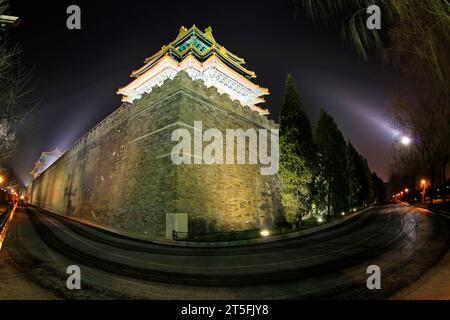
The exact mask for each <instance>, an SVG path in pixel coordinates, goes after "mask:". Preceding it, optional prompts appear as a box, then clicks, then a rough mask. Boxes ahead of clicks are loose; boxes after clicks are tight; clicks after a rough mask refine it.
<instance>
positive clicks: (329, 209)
mask: <svg viewBox="0 0 450 320" xmlns="http://www.w3.org/2000/svg"><path fill="white" fill-rule="evenodd" d="M327 206H328V208H327V212H328V213H327V215H328V217H331V177H328V204H327Z"/></svg>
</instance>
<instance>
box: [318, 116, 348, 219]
mask: <svg viewBox="0 0 450 320" xmlns="http://www.w3.org/2000/svg"><path fill="white" fill-rule="evenodd" d="M315 138H316V145H317V149H318V164H319V177H318V183H319V188H321V190H320V192H319V197H318V200H319V203H318V206H321V203H320V202H321V201H324V202H325V204H326V212H327V215H328V216H331V215H337V214H339V213H340V212H342V211H348V209H349V205H348V197H349V181H348V169H347V143H346V142H345V139H344V137H343V135H342V133H341V131H340V130H339V129H338V127H337V125H336V123H335V121H334V119H333V118H332V117H331V116H330V115H329V114H328V113H326V112H325V111H324V110H321V111H320V116H319V121H318V124H317V128H316V134H315Z"/></svg>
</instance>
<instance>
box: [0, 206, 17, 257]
mask: <svg viewBox="0 0 450 320" xmlns="http://www.w3.org/2000/svg"><path fill="white" fill-rule="evenodd" d="M16 208H17V203H15V204H14V205H13V206H12V208H10V209H9V210H7V211H9V212H7V213H6V214H7V215H8V218H7V219H6V222H5V224H4V225H3V228H2V230H0V250H1V249H2V246H3V242H4V241H5V239H6V234H7V233H8V227H9V224H10V223H11V220H12V219H13V217H14V212H15V211H16Z"/></svg>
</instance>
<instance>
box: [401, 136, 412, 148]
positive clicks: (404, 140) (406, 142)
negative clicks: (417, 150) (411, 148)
mask: <svg viewBox="0 0 450 320" xmlns="http://www.w3.org/2000/svg"><path fill="white" fill-rule="evenodd" d="M400 143H401V144H402V145H404V146H408V145H410V144H411V138H410V137H408V136H403V137H402V138H401V139H400Z"/></svg>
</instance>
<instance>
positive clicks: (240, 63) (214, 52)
mask: <svg viewBox="0 0 450 320" xmlns="http://www.w3.org/2000/svg"><path fill="white" fill-rule="evenodd" d="M244 64H245V61H244V60H243V59H242V58H239V57H238V56H236V55H234V54H232V53H231V52H230V51H228V50H227V49H226V48H225V47H223V46H221V45H220V44H218V43H217V42H216V40H215V39H214V37H213V34H212V30H211V28H207V29H206V30H205V31H204V32H203V31H201V30H199V29H198V28H197V27H195V26H193V27H191V28H190V29H186V28H184V27H181V29H180V31H179V34H178V36H177V37H176V39H175V40H174V41H172V42H171V43H169V44H168V45H165V46H163V47H162V48H161V50H159V51H158V52H157V53H156V54H154V55H152V56H151V57H149V58H147V59H146V60H145V63H144V65H143V66H142V67H141V68H139V69H138V70H136V71H134V72H132V74H131V76H132V78H133V81H132V82H131V83H129V84H128V85H126V86H125V87H123V88H120V89H119V90H118V94H120V95H121V96H122V101H123V103H122V105H121V107H120V108H118V109H117V110H116V111H115V112H113V113H112V114H111V115H109V116H108V117H107V118H105V119H104V120H103V121H102V122H100V123H99V124H98V125H97V126H95V127H94V128H92V129H91V130H90V131H89V132H88V133H87V134H86V135H84V136H83V137H81V138H80V139H79V140H78V141H77V142H75V144H74V145H73V146H72V147H71V148H69V149H68V150H67V151H66V152H65V153H64V154H63V155H62V156H61V157H60V158H59V159H58V160H57V161H56V162H55V163H54V164H52V165H51V166H50V167H49V168H48V169H47V170H45V171H44V172H42V173H41V174H40V175H39V176H38V177H37V178H36V179H35V180H34V181H33V185H32V187H31V201H32V202H33V203H35V204H37V205H39V206H41V207H44V208H47V209H50V210H53V211H56V212H59V213H62V214H65V215H68V216H71V217H72V218H74V219H80V220H83V221H88V222H89V223H94V224H97V225H98V226H100V227H102V226H103V227H107V228H108V229H109V230H117V231H119V232H121V233H124V234H128V235H130V236H133V237H138V238H145V239H170V238H171V231H172V230H176V231H188V232H206V233H208V232H216V231H225V232H226V231H230V230H235V231H238V230H248V229H258V228H266V227H270V226H273V225H275V224H276V223H278V222H281V221H283V219H284V218H283V214H282V209H281V201H280V190H279V183H278V176H277V175H276V174H275V175H262V174H261V170H260V169H261V166H260V165H259V164H195V165H175V164H174V163H173V161H172V159H171V154H172V150H173V147H174V145H175V144H176V142H174V140H173V139H172V138H173V137H172V133H173V132H174V130H176V129H178V128H184V129H187V130H189V131H190V132H192V134H193V135H194V130H195V128H194V123H195V122H201V123H202V125H203V129H204V130H206V129H209V128H215V129H218V130H219V131H221V132H225V131H226V130H227V129H242V130H243V131H246V130H248V129H255V130H260V129H267V130H271V129H276V128H277V125H276V124H275V123H274V122H273V121H272V120H269V119H268V118H267V114H268V111H267V110H264V109H262V108H260V107H259V106H258V104H259V103H262V102H264V96H265V95H267V94H268V93H269V92H268V90H267V89H265V88H262V87H260V86H258V85H256V84H255V83H253V82H252V80H253V79H254V78H255V77H256V75H255V73H254V72H252V71H249V70H247V69H246V68H245V67H244ZM248 145H249V144H248V143H247V144H246V146H245V147H246V150H245V152H246V155H247V156H248V154H249V152H250V151H249V148H248Z"/></svg>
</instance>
